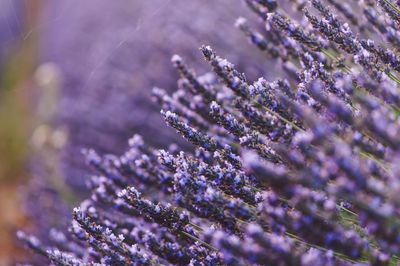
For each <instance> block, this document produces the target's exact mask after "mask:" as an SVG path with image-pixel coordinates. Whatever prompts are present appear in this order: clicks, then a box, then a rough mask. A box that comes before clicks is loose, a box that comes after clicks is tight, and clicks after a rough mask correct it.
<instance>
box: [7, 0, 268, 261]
mask: <svg viewBox="0 0 400 266" xmlns="http://www.w3.org/2000/svg"><path fill="white" fill-rule="evenodd" d="M239 16H244V17H247V18H249V19H250V21H251V19H252V17H253V16H252V15H251V14H250V13H249V11H248V10H247V8H245V5H244V4H243V3H242V1H241V0H191V1H187V0H146V1H142V0H119V1H110V0H84V1H82V0H47V1H46V0H0V265H14V264H16V263H20V262H27V261H35V259H36V258H35V257H34V256H33V255H32V254H31V253H30V252H28V251H26V250H25V249H23V247H21V245H20V244H19V243H18V241H17V240H15V237H14V235H15V231H16V230H17V229H18V228H24V229H25V230H28V231H30V232H32V233H34V234H35V235H38V236H39V237H40V238H41V239H43V240H44V241H46V239H47V238H48V233H49V230H50V228H52V227H56V228H60V230H66V228H67V227H68V216H69V213H70V208H71V206H73V205H74V204H75V203H76V202H78V201H79V200H80V199H82V198H84V197H85V177H86V176H87V175H88V173H89V171H88V169H87V167H86V166H85V163H84V158H83V156H82V155H81V150H82V149H84V148H93V149H95V150H96V151H98V152H99V153H101V154H105V153H120V152H122V151H123V150H124V147H125V145H126V143H127V140H128V139H129V137H131V136H132V135H133V134H134V133H139V134H142V135H143V137H144V139H145V140H146V141H147V142H149V143H151V144H152V145H154V146H156V147H160V148H161V147H166V146H168V145H170V144H171V143H174V142H178V141H181V140H180V138H179V137H178V136H177V135H176V134H175V133H174V132H173V131H172V130H170V129H169V128H167V127H166V126H165V125H164V123H163V122H162V118H161V116H160V115H159V108H158V107H157V106H156V105H155V104H153V103H152V101H151V89H152V88H153V87H154V86H157V87H161V88H164V89H166V90H168V91H173V90H174V89H175V88H176V86H177V85H176V79H177V74H176V72H175V70H174V69H173V67H172V66H171V63H170V58H171V56H172V55H173V54H179V55H181V56H182V57H183V58H184V59H185V60H186V61H187V62H188V63H189V64H190V65H191V66H192V67H193V68H194V69H195V70H196V71H197V72H199V73H204V72H207V69H208V68H207V64H206V63H204V62H203V59H202V57H201V55H200V52H199V51H198V48H199V47H200V46H201V45H202V44H208V45H211V46H212V47H213V48H214V49H215V50H216V51H217V52H218V53H219V54H221V55H223V56H225V57H227V58H228V59H229V60H230V61H232V62H234V63H235V64H236V65H237V66H238V68H239V69H240V70H242V71H243V72H246V74H247V76H248V77H249V78H250V79H252V78H255V77H257V76H260V75H263V76H265V77H266V78H268V73H273V69H272V66H273V63H272V64H271V61H270V60H269V61H268V60H266V58H265V57H264V56H263V54H261V53H260V52H259V51H257V50H256V49H255V48H253V47H252V46H251V45H250V44H248V43H247V42H246V41H245V37H244V36H243V34H242V33H241V32H240V31H239V30H238V29H236V28H235V27H234V22H235V20H236V19H237V18H238V17H239ZM255 25H258V24H257V23H255ZM244 50H246V53H243V51H244ZM243 54H245V55H246V56H245V57H243V56H241V55H243ZM183 145H185V143H183ZM188 148H190V147H188Z"/></svg>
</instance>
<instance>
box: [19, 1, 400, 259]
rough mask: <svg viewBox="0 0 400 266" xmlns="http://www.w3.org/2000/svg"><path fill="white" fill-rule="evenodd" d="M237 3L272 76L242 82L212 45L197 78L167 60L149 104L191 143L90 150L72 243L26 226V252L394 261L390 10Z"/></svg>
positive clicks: (394, 17)
mask: <svg viewBox="0 0 400 266" xmlns="http://www.w3.org/2000/svg"><path fill="white" fill-rule="evenodd" d="M245 2H246V4H247V5H248V6H249V8H250V10H252V11H254V13H255V15H256V16H258V17H259V19H260V20H261V23H262V24H263V25H264V26H265V32H263V33H261V32H259V31H258V30H256V29H254V28H253V27H251V26H250V25H249V23H248V22H247V21H246V20H245V19H244V18H239V19H238V21H237V23H236V25H237V27H238V28H239V29H240V30H241V31H242V32H243V33H244V35H245V36H246V37H248V38H249V40H250V42H251V43H252V44H254V46H255V47H256V48H257V49H259V50H260V52H262V53H268V55H269V56H270V58H273V59H274V60H277V62H278V64H276V65H275V67H276V68H280V69H281V70H282V71H281V74H282V76H281V77H277V78H276V80H274V81H267V80H266V79H265V78H263V77H261V78H259V79H257V80H256V81H250V80H248V79H247V77H246V76H245V74H244V73H241V72H240V71H239V70H238V69H237V68H236V67H235V65H234V64H233V63H231V62H229V61H228V60H227V59H224V58H222V57H220V56H218V55H217V54H216V52H215V51H214V50H213V49H212V48H211V47H210V46H202V47H201V48H200V51H201V53H202V54H203V56H204V58H205V60H206V61H207V62H208V63H209V65H210V68H211V70H212V71H211V72H210V73H206V74H204V75H197V74H196V73H195V72H194V70H192V69H190V68H189V66H188V65H187V64H186V63H185V62H184V60H183V59H182V58H181V57H180V56H178V55H174V56H173V57H172V64H173V66H174V67H175V68H176V70H177V71H178V73H179V75H180V78H179V80H178V89H177V90H176V91H175V92H174V93H173V94H172V95H169V94H168V93H167V92H166V90H163V89H160V88H155V89H154V90H153V98H154V100H155V101H156V102H157V103H158V104H159V105H160V106H161V108H162V110H161V114H162V116H164V119H165V122H166V123H167V125H169V126H170V127H172V128H174V129H175V130H176V131H177V132H178V133H179V134H180V135H182V137H183V138H184V139H186V140H187V141H188V142H190V143H191V144H192V145H193V146H194V149H193V150H192V151H180V150H179V148H178V147H177V146H176V145H171V146H170V147H169V148H168V149H167V150H157V149H156V148H154V147H152V146H151V145H149V144H146V143H145V142H144V140H143V139H142V138H141V137H140V136H138V135H135V136H134V137H133V138H132V139H130V140H129V149H128V150H127V151H126V152H125V153H124V154H122V155H121V156H114V155H104V156H102V155H99V154H97V153H96V152H95V151H93V150H88V151H85V155H86V158H87V162H88V164H89V165H90V166H92V168H93V169H94V171H95V174H94V175H93V176H91V177H90V180H88V186H89V188H90V189H91V192H92V194H91V197H90V198H89V199H87V200H85V201H84V202H82V203H81V205H80V207H78V208H75V209H74V211H73V221H72V224H71V226H70V234H71V235H70V236H68V237H67V236H65V235H63V234H62V233H59V234H57V233H53V235H54V239H56V240H58V241H53V242H54V246H49V247H48V246H45V245H44V244H41V243H40V242H39V240H37V239H36V238H35V237H33V236H29V235H26V234H25V233H23V232H20V233H19V234H18V237H19V238H20V239H22V240H23V241H24V242H25V243H26V244H27V246H28V247H30V248H31V249H33V250H35V251H36V252H38V253H39V254H42V255H44V256H46V257H47V258H49V259H50V260H51V261H52V262H53V263H54V264H56V265H97V264H100V265H104V264H105V265H353V264H357V265H389V264H393V265H394V264H396V263H398V260H399V259H398V254H399V253H400V237H399V235H400V219H399V217H400V216H399V215H400V198H399V196H398V195H399V191H400V182H399V176H398V172H397V171H398V170H399V169H398V163H397V161H398V160H399V159H400V153H399V152H400V126H399V116H400V111H399V110H400V93H399V90H398V87H399V85H400V79H399V78H398V77H397V74H398V73H397V72H399V68H400V67H399V65H400V59H399V57H398V56H397V50H396V47H395V45H396V43H397V36H398V31H397V30H398V27H399V25H398V18H399V17H400V10H399V8H398V7H397V6H396V5H395V4H394V3H391V2H390V1H389V0H382V1H376V2H377V3H378V5H377V6H375V5H373V4H371V3H370V2H371V1H359V2H358V3H354V2H351V3H349V4H346V5H341V4H340V3H339V2H338V1H336V0H335V1H333V0H328V1H327V2H328V3H325V2H323V1H321V0H310V1H296V0H293V1H291V6H292V7H294V8H293V9H288V8H287V5H283V6H281V5H280V3H279V2H278V1H275V0H246V1H245ZM372 2H373V1H372ZM328 4H331V5H332V7H331V6H329V5H328ZM357 4H358V5H359V6H360V8H354V6H355V5H357ZM376 8H381V10H380V11H379V12H381V13H382V15H381V16H383V17H378V16H377V15H376V12H378V11H376V10H375V9H376ZM332 10H335V11H336V13H334V12H333V11H332ZM374 12H375V13H374ZM346 21H349V22H346ZM372 39H374V40H375V41H372ZM382 40H383V41H382Z"/></svg>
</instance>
